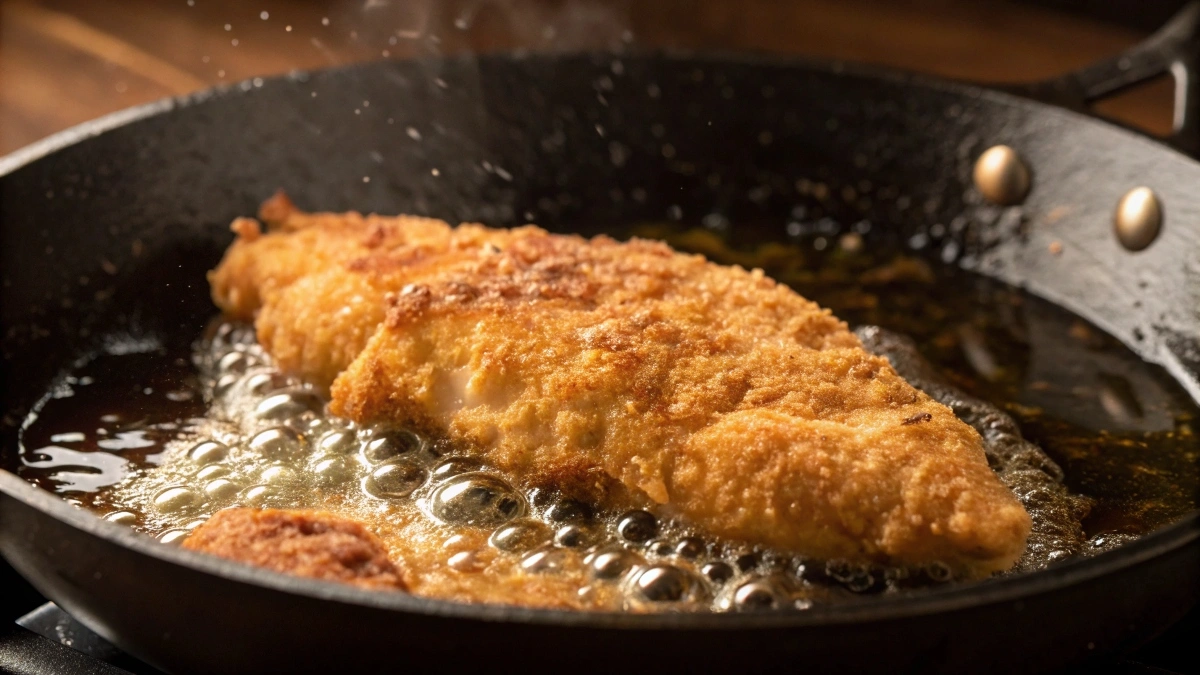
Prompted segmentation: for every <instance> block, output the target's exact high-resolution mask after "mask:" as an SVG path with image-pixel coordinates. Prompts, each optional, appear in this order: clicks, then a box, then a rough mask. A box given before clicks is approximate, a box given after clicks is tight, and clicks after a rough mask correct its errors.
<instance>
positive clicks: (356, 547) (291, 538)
mask: <svg viewBox="0 0 1200 675" xmlns="http://www.w3.org/2000/svg"><path fill="white" fill-rule="evenodd" d="M183 547H184V548H187V549H191V550H193V551H202V552H204V553H211V554H213V555H217V556H220V557H222V558H229V559H231V560H237V561H239V562H244V563H248V564H251V565H256V566H258V567H266V568H268V569H272V570H275V571H276V572H283V573H285V574H294V575H296V576H301V577H311V578H313V579H323V580H325V581H340V582H342V583H347V584H354V585H355V586H362V587H363V588H371V589H376V590H396V591H403V590H406V589H407V586H406V585H405V583H404V579H403V577H402V575H401V573H400V570H399V568H397V567H396V565H395V564H394V563H393V562H392V561H391V560H390V559H389V558H388V555H387V552H386V550H385V549H384V547H383V544H382V542H380V541H379V538H378V537H376V536H375V535H374V534H372V533H371V532H369V531H368V530H367V529H366V528H364V527H363V526H362V525H360V524H359V523H357V522H354V521H352V520H347V519H345V518H339V517H337V516H335V515H333V514H331V513H324V512H321V511H284V510H278V509H263V510H258V509H246V508H234V509H225V510H223V511H218V512H217V513H216V514H214V515H213V517H212V518H210V519H209V520H208V521H207V522H205V523H204V524H202V525H200V526H199V527H197V528H196V530H195V531H194V532H192V534H191V535H190V536H188V538H187V539H185V540H184V541H183Z"/></svg>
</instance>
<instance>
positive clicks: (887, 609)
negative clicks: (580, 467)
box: [0, 50, 1200, 630]
mask: <svg viewBox="0 0 1200 675" xmlns="http://www.w3.org/2000/svg"><path fill="white" fill-rule="evenodd" d="M564 56H566V57H571V56H574V57H589V56H591V57H595V56H596V53H580V54H525V55H520V56H518V57H517V58H518V59H529V58H538V57H548V58H563V57H564ZM602 56H603V57H604V58H606V59H611V58H612V57H613V56H614V55H613V54H611V53H605V54H602ZM619 56H620V57H621V58H638V57H643V58H644V57H651V58H665V59H667V60H690V61H694V62H702V63H714V64H721V63H762V64H767V65H777V66H783V67H791V68H801V69H805V70H809V71H816V72H822V73H831V74H835V75H848V76H853V77H858V78H863V79H873V80H882V81H887V82H892V83H901V84H904V85H909V86H913V85H915V86H920V87H926V88H931V89H936V90H943V91H954V92H958V93H963V92H964V90H965V91H966V92H969V93H971V94H974V95H977V96H980V97H985V98H988V99H992V100H995V101H1003V102H1006V103H1008V104H1010V105H1023V106H1033V107H1036V108H1040V109H1043V110H1045V111H1047V112H1050V113H1052V114H1057V115H1062V116H1065V117H1067V118H1069V119H1071V120H1073V121H1074V122H1076V123H1082V124H1094V125H1099V126H1102V127H1106V128H1107V130H1108V131H1110V132H1115V133H1120V134H1123V135H1128V136H1134V137H1137V138H1138V139H1140V141H1142V142H1145V143H1151V144H1154V145H1155V146H1156V147H1159V148H1161V149H1162V150H1166V151H1169V152H1172V153H1174V154H1177V155H1179V156H1184V155H1183V154H1182V153H1180V152H1179V151H1177V150H1175V149H1173V148H1170V147H1169V146H1166V145H1165V144H1162V143H1160V142H1158V141H1155V140H1153V139H1151V138H1148V137H1146V136H1144V135H1142V134H1140V133H1138V132H1136V131H1132V130H1130V129H1128V128H1125V127H1122V126H1121V125H1119V124H1115V123H1113V122H1110V121H1107V120H1103V119H1098V118H1095V117H1091V116H1088V115H1086V114H1083V113H1080V112H1077V111H1074V110H1069V109H1066V108H1061V107H1059V106H1055V105H1052V104H1048V103H1044V102H1041V101H1037V100H1033V99H1028V98H1025V97H1022V96H1019V95H1016V94H1012V93H1009V92H1005V91H1000V90H996V89H992V88H989V87H987V86H983V85H978V84H973V83H963V82H955V81H952V80H947V79H943V78H939V77H936V76H931V75H924V74H917V73H909V72H905V71H901V70H897V69H891V68H887V67H883V66H875V65H866V64H851V63H845V62H842V61H837V60H822V59H814V58H807V57H795V56H784V55H775V54H762V53H755V52H732V51H711V52H699V53H698V52H691V51H683V50H653V51H650V52H630V53H625V54H620V55H619ZM497 57H499V58H512V57H513V55H511V54H507V53H504V54H490V55H483V56H480V55H471V56H469V57H467V58H471V59H480V58H484V59H488V58H497ZM455 58H462V57H449V59H445V58H443V59H440V60H453V59H455ZM381 63H390V62H378V61H373V62H365V63H356V64H350V65H346V66H339V67H334V68H324V69H318V70H313V71H304V72H293V73H288V74H285V75H280V76H275V77H270V78H264V82H265V83H268V84H269V83H279V82H281V81H284V80H290V81H304V80H306V79H307V78H308V77H311V76H321V75H328V74H331V73H335V72H344V71H353V70H355V69H361V68H371V67H379V66H380V65H381ZM246 84H248V82H247V83H242V84H240V85H239V84H227V85H219V86H217V87H213V88H209V89H205V90H201V91H199V92H195V93H191V94H186V95H182V96H176V97H170V98H165V99H161V100H158V101H154V102H150V103H146V104H143V105H140V106H136V107H133V108H128V109H124V110H120V111H117V112H113V113H110V114H108V115H105V116H103V117H100V118H97V119H94V120H91V121H88V122H84V123H81V124H79V125H76V126H73V127H71V128H69V129H66V130H64V131H60V132H58V133H55V134H53V135H51V136H48V137H46V138H44V139H42V140H39V141H36V142H34V143H32V144H30V145H27V146H25V147H23V148H21V149H18V150H16V151H14V152H12V153H10V154H8V155H6V156H4V157H0V178H2V177H4V176H6V175H8V174H10V173H13V172H14V171H17V170H19V169H20V168H22V167H24V166H26V165H29V164H31V163H33V162H35V161H38V160H40V159H43V158H47V157H49V156H51V155H53V153H54V152H56V151H58V150H61V149H64V148H66V147H69V146H72V145H75V144H77V143H80V142H83V141H85V140H87V139H89V138H92V137H94V136H98V135H101V134H103V133H105V132H108V131H111V130H114V129H116V128H119V127H122V126H125V125H128V124H131V123H134V122H138V121H141V120H145V119H148V118H152V117H157V116H158V115H161V114H164V113H167V112H171V111H173V110H175V109H177V108H181V107H188V106H192V105H197V104H202V103H204V102H206V101H208V100H211V99H215V98H218V97H220V96H223V95H229V94H234V95H236V94H240V93H246V92H249V91H251V89H250V88H249V87H247V86H245V85H246ZM1188 161H1194V160H1191V159H1190V158H1188ZM0 493H2V494H4V495H7V496H8V497H11V498H12V499H14V500H16V501H18V502H20V503H22V504H24V505H26V506H29V507H30V508H34V509H36V510H38V511H40V512H42V513H44V514H46V515H49V516H50V517H53V518H54V519H56V520H57V521H59V522H61V523H63V524H65V525H68V526H70V527H73V528H74V529H76V530H79V531H81V532H83V533H85V534H88V535H91V536H94V537H98V538H99V539H101V540H104V541H106V542H108V543H110V544H114V545H118V546H121V547H123V548H126V549H129V550H131V551H133V552H134V553H137V554H139V555H145V556H149V557H151V558H154V559H156V560H158V561H160V562H164V563H167V564H172V565H178V566H181V567H185V568H188V569H190V570H193V571H197V572H200V573H204V574H210V575H213V576H216V577H220V578H222V579H225V580H228V581H233V582H235V583H242V584H247V585H252V586H257V587H260V588H264V589H267V590H272V591H278V592H282V593H288V594H295V595H300V596H304V597H308V598H311V599H316V600H322V601H327V602H337V603H340V604H345V605H354V606H361V607H366V608H371V609H377V610H384V611H398V612H405V613H414V614H423V615H428V616H439V617H445V618H454V619H461V620H475V621H481V622H512V623H521V624H528V625H534V626H538V625H553V626H560V627H561V626H570V627H578V628H603V629H614V630H625V629H636V630H655V629H662V630H681V629H682V630H713V629H720V630H750V629H761V628H804V627H810V626H827V625H843V624H856V623H865V622H881V621H888V620H895V619H903V618H910V617H916V616H923V615H929V614H937V613H946V612H952V611H958V610H963V609H967V608H973V607H978V606H982V605H989V604H999V603H1005V602H1020V601H1022V600H1023V599H1025V598H1029V597H1032V596H1035V595H1039V594H1041V593H1045V592H1048V591H1051V590H1055V589H1060V588H1064V587H1068V586H1072V585H1077V584H1080V583H1085V582H1087V581H1090V580H1093V579H1096V578H1099V577H1102V576H1106V575H1108V574H1111V573H1114V572H1117V571H1119V570H1122V569H1126V568H1129V567H1132V566H1135V565H1138V564H1141V563H1143V562H1145V561H1148V560H1151V559H1153V558H1156V557H1158V556H1161V555H1164V554H1167V553H1169V552H1172V551H1175V550H1178V549H1180V548H1182V547H1184V546H1187V545H1189V544H1191V543H1192V542H1194V541H1196V540H1197V539H1200V510H1198V511H1193V512H1191V513H1189V514H1187V515H1185V516H1183V517H1182V518H1181V519H1179V520H1178V521H1176V522H1175V523H1173V524H1171V525H1168V526H1165V527H1163V528H1159V529H1158V530H1155V531H1153V532H1151V533H1149V534H1147V535H1145V536H1144V537H1141V538H1140V539H1138V540H1137V541H1135V542H1132V543H1130V544H1127V545H1125V546H1121V547H1119V548H1117V549H1114V550H1112V551H1108V552H1105V553H1102V554H1099V555H1097V556H1095V557H1091V558H1085V559H1079V560H1073V561H1069V562H1067V563H1064V564H1062V565H1060V566H1057V567H1054V568H1051V569H1047V570H1041V571H1038V572H1033V573H1029V574H1021V575H1016V576H1013V577H1008V578H1004V579H998V580H990V581H986V582H982V583H980V584H978V585H954V586H950V587H947V588H941V589H931V590H928V591H925V592H922V593H921V594H920V595H919V596H917V597H911V596H892V597H869V598H865V599H864V600H863V601H862V602H854V603H850V604H844V605H837V606H833V607H827V608H815V609H811V610H807V611H803V612H797V611H787V612H779V613H762V614H738V615H729V614H710V613H702V614H645V615H641V614H632V613H624V612H581V611H574V610H554V609H540V608H529V607H517V606H510V605H498V604H487V603H460V602H452V601H447V600H438V599H432V598H424V597H418V596H414V595H410V594H407V593H380V592H378V591H374V592H373V591H368V590H364V589H359V588H356V587H353V586H347V585H342V584H337V583H333V582H323V581H317V580H313V579H305V578H300V577H289V576H286V575H283V574H278V573H275V572H271V571H269V570H265V569H261V568H255V567H252V566H249V565H245V564H242V563H237V562H234V561H230V560H225V559H221V558H216V557H213V556H208V555H204V554H200V553H197V552H194V551H189V550H185V549H181V548H177V547H171V546H164V545H162V544H161V543H160V542H158V541H156V540H155V539H153V538H151V537H149V536H147V535H143V534H140V533H137V532H134V531H133V530H131V529H129V528H127V527H125V526H122V525H118V524H116V523H111V522H108V521H105V520H103V519H102V518H100V517H99V516H97V515H96V514H94V513H91V512H88V511H84V510H81V509H78V508H75V507H73V506H71V505H70V504H69V503H67V502H66V501H64V500H63V499H62V498H60V497H59V496H58V495H55V494H53V493H51V492H47V491H44V490H41V489H40V488H37V487H36V486H34V485H32V484H30V483H28V482H26V481H25V480H24V479H22V478H20V477H19V476H17V475H15V474H13V473H11V472H9V471H6V470H0Z"/></svg>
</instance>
